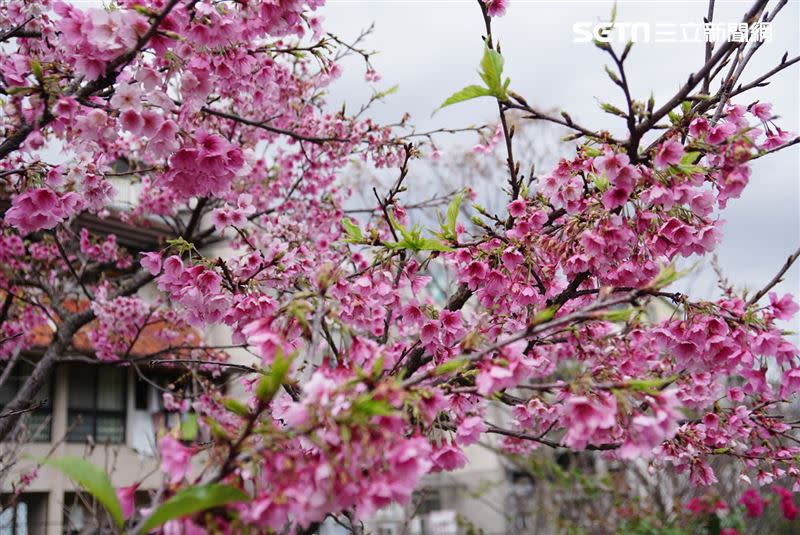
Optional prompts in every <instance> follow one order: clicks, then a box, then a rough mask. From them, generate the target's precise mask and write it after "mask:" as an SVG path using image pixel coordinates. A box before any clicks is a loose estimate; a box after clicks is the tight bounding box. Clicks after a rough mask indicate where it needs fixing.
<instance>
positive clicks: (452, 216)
mask: <svg viewBox="0 0 800 535" xmlns="http://www.w3.org/2000/svg"><path fill="white" fill-rule="evenodd" d="M463 200H464V192H463V191H462V192H461V193H459V194H458V195H456V196H455V197H454V198H453V200H452V201H450V204H449V205H448V206H447V218H446V219H445V224H444V228H443V229H442V230H443V231H444V232H442V234H443V235H444V237H445V238H447V239H448V240H451V241H456V238H457V236H456V223H457V222H458V211H459V209H460V208H461V201H463Z"/></svg>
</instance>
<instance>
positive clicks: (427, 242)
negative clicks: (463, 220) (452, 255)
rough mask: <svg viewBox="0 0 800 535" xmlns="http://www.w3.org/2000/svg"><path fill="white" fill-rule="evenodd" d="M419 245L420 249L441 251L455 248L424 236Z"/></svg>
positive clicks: (444, 251)
mask: <svg viewBox="0 0 800 535" xmlns="http://www.w3.org/2000/svg"><path fill="white" fill-rule="evenodd" d="M418 247H419V249H418V250H420V251H440V252H443V253H446V252H448V251H452V250H453V248H452V247H448V246H447V245H445V244H443V243H442V242H440V241H439V240H435V239H433V238H423V239H422V241H420V242H419V245H418Z"/></svg>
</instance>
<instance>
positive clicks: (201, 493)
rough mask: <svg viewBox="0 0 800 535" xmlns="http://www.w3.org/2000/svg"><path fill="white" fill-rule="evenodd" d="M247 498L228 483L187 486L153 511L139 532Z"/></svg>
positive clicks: (145, 531)
mask: <svg viewBox="0 0 800 535" xmlns="http://www.w3.org/2000/svg"><path fill="white" fill-rule="evenodd" d="M249 498H250V497H249V496H248V495H247V494H245V493H244V492H242V491H241V490H239V489H237V488H234V487H229V486H228V485H217V484H211V485H202V486H197V487H189V488H186V489H183V490H182V491H180V492H178V493H177V494H176V495H175V496H173V497H172V498H170V499H169V500H167V501H166V502H164V503H162V504H161V505H160V506H159V507H158V509H156V510H155V511H153V513H152V514H151V515H150V516H149V517H147V520H145V522H144V524H142V527H141V529H140V533H147V532H148V531H150V530H152V529H154V528H157V527H158V526H161V525H163V524H165V523H167V522H169V521H170V520H174V519H176V518H182V517H185V516H189V515H193V514H195V513H199V512H200V511H205V510H206V509H212V508H214V507H220V506H222V505H227V504H229V503H236V502H243V501H246V500H248V499H249Z"/></svg>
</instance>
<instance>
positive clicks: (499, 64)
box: [479, 46, 506, 99]
mask: <svg viewBox="0 0 800 535" xmlns="http://www.w3.org/2000/svg"><path fill="white" fill-rule="evenodd" d="M503 63H504V60H503V56H501V55H500V53H499V52H497V51H495V50H492V49H491V48H489V47H488V46H487V47H485V48H484V49H483V59H481V70H480V73H479V74H480V75H481V79H482V80H483V82H484V83H485V84H486V87H488V88H489V90H490V91H491V92H492V94H493V95H494V96H496V97H497V98H499V99H505V97H506V95H505V87H504V84H503V80H502V77H503Z"/></svg>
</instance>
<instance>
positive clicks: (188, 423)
mask: <svg viewBox="0 0 800 535" xmlns="http://www.w3.org/2000/svg"><path fill="white" fill-rule="evenodd" d="M199 431H200V429H199V427H198V425H197V413H196V412H187V413H186V414H185V415H184V416H183V419H182V420H181V430H180V432H181V440H188V441H192V440H195V439H196V438H197V433H198V432H199Z"/></svg>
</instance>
